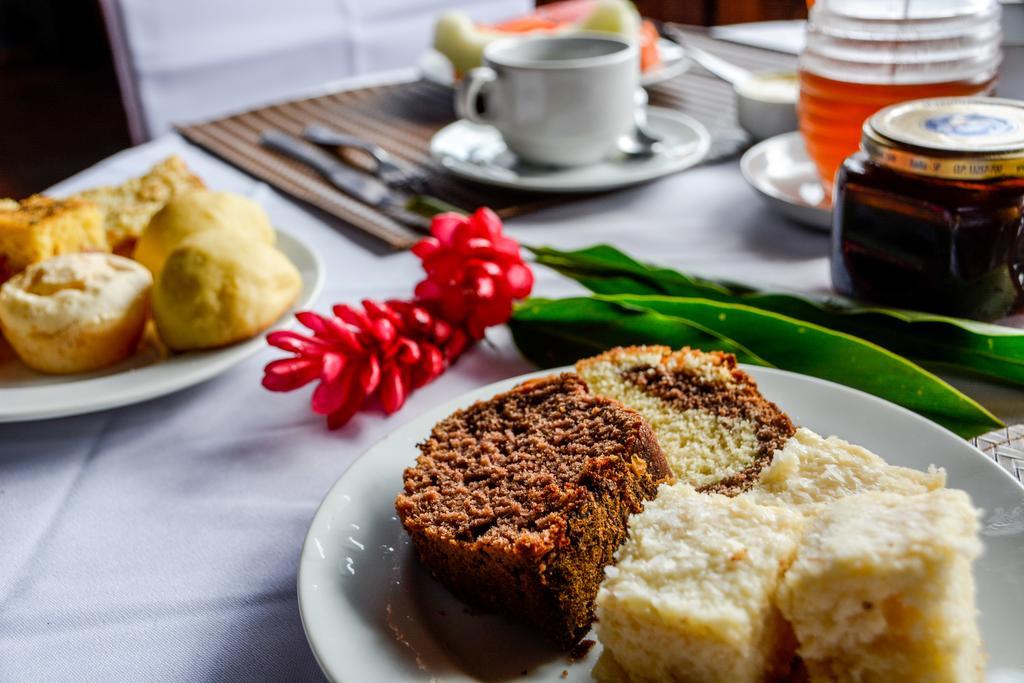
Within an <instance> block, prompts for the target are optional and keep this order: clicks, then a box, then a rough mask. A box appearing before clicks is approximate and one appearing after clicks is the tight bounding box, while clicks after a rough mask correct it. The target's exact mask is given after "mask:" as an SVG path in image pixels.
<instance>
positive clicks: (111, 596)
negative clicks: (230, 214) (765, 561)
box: [0, 92, 1024, 681]
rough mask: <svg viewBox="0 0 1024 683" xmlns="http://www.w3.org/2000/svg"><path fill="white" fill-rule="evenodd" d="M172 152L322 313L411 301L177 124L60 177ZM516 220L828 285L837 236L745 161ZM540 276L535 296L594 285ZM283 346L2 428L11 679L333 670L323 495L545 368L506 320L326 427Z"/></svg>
mask: <svg viewBox="0 0 1024 683" xmlns="http://www.w3.org/2000/svg"><path fill="white" fill-rule="evenodd" d="M673 96H674V95H673V94H672V93H671V92H669V93H668V94H667V95H665V96H664V97H665V98H667V99H671V98H672V97H673ZM193 139H194V138H193ZM172 154H178V155H180V156H181V157H182V158H183V159H184V160H185V161H186V163H187V164H188V165H189V167H190V168H192V169H194V170H195V172H196V173H197V174H198V175H199V176H200V177H202V178H203V179H204V180H205V182H206V183H207V184H208V185H209V186H210V187H215V188H217V189H221V190H228V191H232V192H237V193H240V194H244V195H247V196H249V197H251V198H253V199H255V200H256V201H258V202H259V203H260V204H261V205H262V206H263V207H264V208H265V209H266V211H267V212H268V214H269V215H270V218H271V219H272V222H273V224H274V225H275V226H277V227H278V228H279V229H281V230H283V231H287V232H288V233H290V234H292V235H295V236H297V237H298V238H300V239H301V240H302V241H303V242H304V243H306V244H307V245H308V246H309V247H310V248H311V249H312V250H314V251H315V252H316V253H317V254H319V256H320V258H321V259H322V261H323V263H324V266H325V281H324V286H323V290H322V292H321V293H320V295H319V297H318V298H317V300H316V301H314V302H313V305H312V306H311V308H313V309H314V310H321V311H324V310H328V309H329V308H330V305H331V304H333V303H335V302H346V301H359V300H361V299H365V298H372V299H387V298H391V297H400V296H402V295H403V294H405V293H406V292H408V291H409V290H410V288H411V287H412V286H413V285H414V284H415V283H416V282H417V281H418V280H419V279H420V277H421V272H420V265H419V262H418V261H417V259H416V257H415V256H414V255H412V254H411V253H408V252H405V251H401V252H400V251H393V250H391V249H387V248H383V247H382V246H381V244H380V243H379V242H378V241H377V240H375V239H374V238H372V237H369V236H368V235H366V234H364V233H362V232H361V231H359V230H357V229H355V228H352V227H345V226H339V224H338V223H337V221H335V220H334V219H333V218H331V217H329V216H327V215H326V214H325V213H323V212H322V211H321V210H320V209H317V208H313V207H311V206H309V205H307V204H302V203H299V202H296V201H294V200H293V199H291V198H289V197H288V196H287V195H285V194H284V193H282V192H280V191H278V190H276V189H274V188H272V187H270V186H269V185H267V184H265V183H264V182H262V181H260V180H258V179H255V178H253V177H252V176H249V175H247V174H246V173H244V172H242V171H241V170H238V169H237V168H234V167H233V166H231V165H230V164H228V163H226V162H225V161H223V160H221V159H219V158H217V157H215V156H214V155H213V154H211V153H209V152H207V151H204V150H203V149H202V148H201V147H199V146H198V145H195V144H192V143H190V142H189V141H187V140H186V139H185V137H182V136H180V135H177V134H169V135H165V136H163V137H160V138H157V139H156V140H153V141H151V142H148V143H145V144H143V145H140V146H138V147H134V148H131V149H128V150H125V151H124V152H122V153H119V154H117V155H115V156H114V157H111V158H109V159H107V160H105V161H103V162H101V163H99V164H97V165H96V166H94V167H92V168H90V169H87V170H85V171H83V172H81V173H79V174H78V175H76V176H74V177H72V178H69V179H68V180H66V181H64V182H62V183H60V184H59V185H57V186H55V187H54V188H51V190H50V192H51V193H52V194H54V195H57V196H64V195H67V194H69V193H72V192H76V191H79V190H81V189H84V188H88V187H93V186H96V185H101V184H108V183H117V182H120V181H122V180H123V179H125V178H128V177H131V176H135V175H138V174H140V173H143V172H145V170H146V169H148V168H149V167H150V166H152V165H153V164H154V163H156V162H157V161H159V160H160V159H163V158H165V157H167V156H169V155H172ZM709 228H710V229H709ZM506 230H507V231H508V233H509V234H510V235H512V236H513V237H515V238H516V239H517V240H519V241H520V242H522V243H524V244H528V245H551V246H555V247H558V248H560V249H575V248H582V247H585V246H588V245H592V244H597V243H610V244H616V245H620V246H622V247H624V248H626V249H628V251H629V252H630V254H631V255H632V256H634V257H636V258H638V259H642V260H649V261H653V262H657V263H659V264H663V265H665V266H668V267H672V268H678V269H680V270H684V271H686V272H692V273H698V274H701V275H705V276H711V277H720V278H726V279H730V280H735V281H740V282H748V283H755V284H758V285H770V286H773V287H775V288H778V289H784V290H791V291H800V292H806V293H812V294H824V293H827V292H828V291H829V265H828V250H829V238H828V236H827V235H825V234H823V233H821V232H818V231H814V230H811V229H808V228H804V227H801V226H798V225H796V224H793V223H789V222H787V221H786V220H785V219H784V218H782V217H781V216H779V215H777V214H775V213H773V212H772V211H771V210H769V208H768V207H766V206H765V205H764V204H763V203H762V201H761V200H760V199H759V198H758V196H757V194H756V192H755V191H754V190H753V189H752V188H751V187H750V186H748V185H747V184H746V182H745V181H744V180H743V178H742V176H741V174H740V171H739V167H738V163H737V160H736V159H735V158H729V159H724V160H718V161H713V162H710V163H705V164H702V165H700V166H698V167H696V168H692V169H689V170H687V171H686V172H684V173H681V174H678V175H674V176H671V177H667V178H664V179H662V180H660V181H658V182H656V183H652V184H648V185H644V186H639V187H634V188H629V189H625V190H622V191H619V192H616V193H614V194H605V195H599V196H594V197H588V198H584V199H580V200H577V201H572V202H568V203H561V204H557V205H551V206H547V207H545V208H541V209H539V210H536V211H532V212H529V213H525V214H523V215H518V216H516V217H515V218H514V219H512V220H509V221H508V222H507V223H506ZM623 236H627V237H625V238H624V237H623ZM534 271H535V274H536V277H537V282H536V286H535V288H534V294H535V295H537V296H542V297H558V296H568V295H573V294H577V293H582V292H583V291H584V290H583V289H582V288H581V287H580V286H579V285H577V284H575V283H573V282H572V281H570V280H569V279H568V278H565V277H562V276H560V275H558V274H557V273H555V272H553V271H551V270H548V269H546V268H543V267H541V266H537V267H535V269H534ZM272 358H273V354H272V352H271V350H270V349H264V350H262V351H260V352H259V353H258V354H256V355H255V356H253V357H251V358H249V359H247V360H246V361H244V362H242V363H241V364H240V365H238V366H237V367H235V368H233V369H231V370H230V371H228V372H225V373H224V374H222V375H220V376H218V377H215V378H213V379H211V380H209V381H207V382H205V383H202V384H199V385H197V386H193V387H191V388H188V389H185V390H183V391H180V392H178V393H174V394H172V395H169V396H165V397H162V398H157V399H154V400H150V401H147V402H144V403H141V404H138V405H134V406H128V407H124V408H119V409H113V410H108V411H104V412H99V413H94V414H89V415H80V416H75V417H68V418H61V419H55V420H47V421H38V422H25V423H20V424H0V548H2V549H3V550H2V551H0V680H78V681H93V680H94V681H107V680H138V681H144V680H218V681H234V680H238V681H243V680H309V681H318V680H323V674H322V673H321V671H320V668H319V667H318V665H317V662H316V660H315V659H314V656H313V654H312V653H311V651H310V649H309V647H308V646H307V643H306V638H305V636H304V634H303V628H302V624H301V621H300V615H299V611H298V609H297V606H296V573H297V568H298V562H299V557H300V546H301V544H302V541H303V539H304V537H305V533H306V530H307V528H308V527H309V525H310V522H311V520H312V518H313V515H314V513H315V512H316V510H317V507H318V505H319V503H320V501H321V500H322V499H323V497H324V496H325V494H326V493H327V492H328V490H329V489H330V487H331V486H332V484H333V483H334V482H335V481H336V480H337V479H338V477H340V476H341V475H342V474H343V473H344V472H345V471H346V469H347V468H348V467H349V466H350V465H352V463H353V462H354V461H355V460H356V459H357V458H358V457H359V456H360V455H361V454H362V453H363V452H364V451H366V450H367V449H368V448H370V447H371V446H372V445H373V444H374V443H376V442H377V441H379V440H380V439H382V438H383V437H385V436H386V435H388V434H389V433H391V432H393V431H394V430H396V429H397V428H399V427H400V426H401V425H403V424H405V423H407V422H409V421H411V420H413V419H415V418H416V417H417V416H419V415H421V414H422V413H424V412H426V411H428V410H429V409H431V408H434V407H436V406H438V405H440V404H443V403H445V402H447V401H449V400H451V399H452V398H454V397H457V396H459V395H461V394H463V393H465V392H467V391H470V390H472V389H476V388H478V387H481V386H483V385H486V384H489V383H492V382H496V381H498V380H502V379H506V378H509V377H513V376H516V375H520V374H523V373H526V372H530V371H532V370H535V369H536V368H535V367H534V366H533V365H532V364H531V363H529V362H528V361H527V360H525V359H524V358H523V357H522V356H521V355H520V354H519V352H518V351H517V350H516V348H515V346H514V344H513V343H512V339H511V337H510V335H509V333H508V331H507V330H506V329H505V328H504V327H496V328H492V329H491V330H489V331H488V333H487V338H486V340H485V341H484V342H483V343H480V344H478V345H476V346H475V347H474V348H472V349H471V350H470V351H469V352H467V353H466V354H465V355H464V356H463V357H461V358H460V359H459V360H458V361H457V363H455V364H454V365H453V367H452V368H451V369H450V370H449V371H448V372H445V373H444V374H443V375H442V376H440V377H438V378H437V380H435V381H433V382H432V383H430V384H428V385H427V386H425V387H423V388H422V389H420V390H418V391H416V392H415V393H414V394H412V395H411V396H410V398H409V400H408V403H407V404H406V405H405V407H404V409H403V410H401V411H400V412H398V413H396V414H394V415H391V416H390V417H385V416H384V415H383V414H382V413H379V412H373V411H368V412H362V413H359V414H358V415H356V417H355V418H354V419H353V420H352V421H351V422H349V423H348V424H347V425H346V426H345V427H343V428H342V429H341V430H339V431H329V430H328V429H327V428H326V426H325V425H324V424H323V420H322V418H321V417H320V416H317V415H314V414H312V413H311V412H310V411H309V409H308V406H307V401H306V400H304V398H300V397H298V396H292V397H290V398H288V399H285V398H283V397H281V396H277V395H274V394H271V393H269V392H266V391H264V390H263V389H262V388H261V387H260V385H259V381H260V377H261V368H262V367H263V366H264V365H265V364H266V363H267V362H268V361H269V360H271V359H272ZM950 380H951V382H952V383H953V384H954V385H955V386H957V387H958V388H960V389H962V390H964V391H965V392H967V393H968V394H970V395H971V396H972V397H974V398H976V399H977V400H978V401H979V402H981V403H982V404H984V405H985V406H986V407H988V408H989V409H991V410H992V411H993V412H994V413H995V414H996V415H997V416H998V417H1000V418H1001V419H1003V420H1004V421H1006V422H1007V423H1008V424H1010V423H1015V422H1020V421H1022V420H1024V404H1022V403H1021V401H1020V399H1019V396H1018V395H1017V392H1016V391H1014V390H1013V389H1010V388H1007V387H1001V386H997V385H994V384H990V383H985V382H982V381H980V380H975V379H968V378H961V377H951V378H950ZM304 391H305V390H304ZM306 395H308V393H307V394H306ZM4 400H5V399H4V396H3V393H2V392H0V402H2V401H4ZM839 436H843V435H842V434H839ZM396 487H397V483H396ZM979 504H980V505H984V501H979ZM368 656H372V655H368Z"/></svg>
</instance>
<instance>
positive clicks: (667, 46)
mask: <svg viewBox="0 0 1024 683" xmlns="http://www.w3.org/2000/svg"><path fill="white" fill-rule="evenodd" d="M658 52H660V53H661V66H659V67H658V68H657V69H654V70H653V71H647V72H645V73H643V74H641V75H640V85H642V86H644V87H645V88H646V87H648V86H651V85H657V84H658V83H662V82H664V81H667V80H668V79H670V78H675V77H676V76H678V75H679V74H681V73H685V72H686V70H687V69H689V68H690V60H689V59H687V58H686V53H685V51H684V50H683V48H682V46H680V45H677V44H676V43H673V42H672V41H671V40H666V39H665V38H660V39H659V40H658ZM416 64H417V67H418V68H419V72H420V78H422V79H423V80H425V81H429V82H430V83H436V84H437V85H443V86H447V87H449V88H451V87H453V86H454V85H455V72H454V70H453V69H452V63H451V62H449V61H448V58H447V57H445V56H444V55H443V54H441V53H440V52H438V51H437V50H434V49H433V48H431V49H429V50H427V51H426V52H424V53H422V54H421V55H420V58H419V60H417V62H416Z"/></svg>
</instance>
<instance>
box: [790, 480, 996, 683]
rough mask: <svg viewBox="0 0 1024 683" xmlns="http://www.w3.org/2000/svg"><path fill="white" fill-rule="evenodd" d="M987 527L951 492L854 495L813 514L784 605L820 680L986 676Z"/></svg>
mask: <svg viewBox="0 0 1024 683" xmlns="http://www.w3.org/2000/svg"><path fill="white" fill-rule="evenodd" d="M977 527H978V522H977V513H976V511H975V510H974V509H973V508H972V507H971V503H970V499H969V498H968V497H967V494H965V493H964V492H962V491H954V490H949V489H941V490H938V491H932V492H929V493H926V494H922V495H916V496H903V495H899V494H894V493H881V492H870V493H864V494H859V495H854V496H849V497H846V498H843V499H841V500H839V501H837V502H835V503H832V504H830V505H827V506H824V507H823V508H821V509H820V510H819V511H818V514H817V515H815V516H814V517H812V518H810V519H809V520H808V528H807V531H806V533H805V535H804V538H803V542H802V544H801V546H800V550H799V552H798V554H797V558H796V561H795V562H794V563H793V565H792V567H790V568H789V570H788V571H787V572H786V575H785V577H784V578H783V582H782V587H781V588H780V590H779V594H778V605H779V607H780V608H781V610H782V612H783V614H784V615H785V617H786V618H787V619H788V620H789V621H790V623H791V624H792V626H793V629H794V631H795V633H796V637H797V639H798V641H799V643H800V646H799V650H798V653H799V654H800V656H801V657H802V658H803V661H804V664H805V665H806V667H807V670H808V673H809V675H810V680H811V681H812V683H813V682H816V681H834V682H845V681H850V682H853V681H857V682H859V683H870V682H873V681H878V682H883V681H915V682H922V681H934V682H935V683H939V682H942V683H957V682H961V681H980V680H981V677H982V671H983V666H984V662H983V656H982V653H981V641H980V637H979V633H978V626H977V623H976V618H977V614H976V609H975V605H974V579H973V576H972V574H971V562H972V561H973V560H974V558H975V557H977V556H978V555H979V553H980V552H981V544H980V542H979V540H978V538H977Z"/></svg>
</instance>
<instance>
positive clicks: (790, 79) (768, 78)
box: [733, 71, 799, 142]
mask: <svg viewBox="0 0 1024 683" xmlns="http://www.w3.org/2000/svg"><path fill="white" fill-rule="evenodd" d="M733 90H734V91H735V92H736V115H737V118H738V119H739V123H740V126H741V127H742V128H743V130H745V131H747V132H748V133H750V135H751V137H753V138H754V141H755V142H759V141H761V140H767V139H768V138H772V137H775V136H776V135H781V134H782V133H789V132H791V131H794V130H796V129H797V120H796V100H797V96H798V94H799V83H798V81H797V75H796V72H793V71H770V72H766V73H752V74H750V76H748V77H747V78H745V79H743V80H740V81H737V82H736V83H735V84H734V85H733Z"/></svg>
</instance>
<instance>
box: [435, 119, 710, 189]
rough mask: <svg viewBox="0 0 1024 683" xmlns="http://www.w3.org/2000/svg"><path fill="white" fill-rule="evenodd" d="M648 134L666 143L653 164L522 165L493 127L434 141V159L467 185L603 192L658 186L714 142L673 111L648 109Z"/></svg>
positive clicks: (448, 133) (473, 127) (471, 126)
mask: <svg viewBox="0 0 1024 683" xmlns="http://www.w3.org/2000/svg"><path fill="white" fill-rule="evenodd" d="M647 125H648V128H649V129H650V130H651V131H652V132H654V133H656V134H658V135H659V136H660V137H661V138H662V140H663V141H664V143H663V144H662V145H661V148H660V151H658V152H657V153H655V154H654V155H653V156H651V157H649V158H643V159H636V158H633V159H629V158H625V157H622V156H617V157H609V158H608V159H606V160H604V161H602V162H600V163H597V164H593V165H591V166H577V167H574V168H553V167H548V166H532V165H529V164H524V163H521V162H520V161H519V160H518V159H517V158H516V156H515V155H514V154H512V152H510V151H509V150H508V148H507V147H506V146H505V142H504V141H503V140H502V139H501V134H500V133H498V131H497V130H496V129H495V128H493V127H492V126H482V125H478V124H475V123H470V122H469V121H465V120H461V121H456V122H455V123H452V124H450V125H448V126H445V127H444V128H442V129H441V130H439V131H438V132H437V134H436V135H434V138H433V139H432V140H431V141H430V154H431V155H432V156H433V157H434V159H436V160H437V162H438V163H439V164H441V166H443V167H444V168H445V169H446V170H448V171H450V172H451V173H454V174H455V175H457V176H461V177H463V178H466V179H468V180H474V181H476V182H478V183H484V184H486V185H497V186H499V187H508V188H512V189H516V190H531V191H534V192H599V191H602V190H611V189H615V188H619V187H626V186H628V185H636V184H638V183H643V182H646V181H648V180H654V179H655V178H660V177H662V176H665V175H669V174H670V173H675V172H676V171H681V170H683V169H685V168H689V167H691V166H693V165H694V164H697V163H699V162H700V161H702V160H703V159H704V157H706V156H707V153H708V148H709V147H710V145H711V136H710V135H709V134H708V131H707V129H706V128H704V126H703V125H701V123H700V122H698V121H696V120H695V119H693V118H691V117H689V116H687V115H685V114H680V113H679V112H676V111H673V110H671V109H662V108H660V107H648V108H647Z"/></svg>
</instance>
